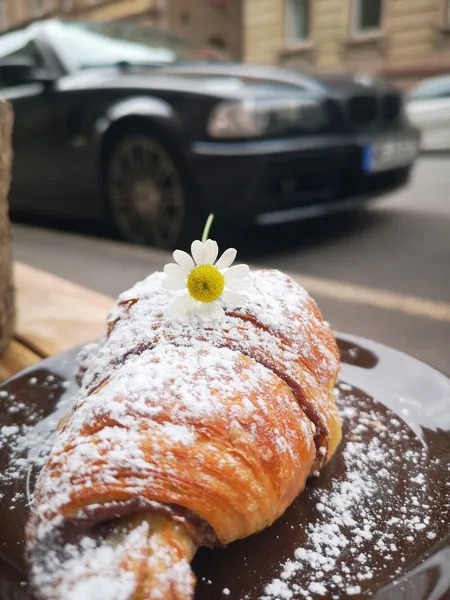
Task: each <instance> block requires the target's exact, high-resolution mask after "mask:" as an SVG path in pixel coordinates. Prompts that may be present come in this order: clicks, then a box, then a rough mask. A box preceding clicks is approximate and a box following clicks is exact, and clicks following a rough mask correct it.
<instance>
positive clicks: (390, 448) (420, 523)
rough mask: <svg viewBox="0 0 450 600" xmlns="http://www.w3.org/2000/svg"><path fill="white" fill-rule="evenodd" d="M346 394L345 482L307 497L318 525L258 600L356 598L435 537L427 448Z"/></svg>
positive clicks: (341, 397) (342, 401)
mask: <svg viewBox="0 0 450 600" xmlns="http://www.w3.org/2000/svg"><path fill="white" fill-rule="evenodd" d="M351 389H352V388H351V386H349V384H344V385H342V386H341V387H340V389H338V404H339V405H340V408H341V413H342V414H343V415H344V418H345V419H347V422H344V430H346V431H347V440H346V442H344V447H343V449H342V457H343V459H344V461H345V476H341V477H336V478H335V479H333V481H332V484H331V488H330V489H327V490H320V489H317V490H314V491H313V498H314V499H315V501H316V504H315V508H316V511H317V518H316V519H315V520H314V521H312V522H310V523H309V524H307V525H306V527H307V531H306V532H305V534H303V535H304V543H303V544H302V545H301V546H299V547H297V549H295V551H294V555H293V556H292V558H290V559H289V560H287V561H286V562H285V563H284V565H282V566H281V568H280V570H279V575H278V576H277V577H276V578H275V579H274V580H273V581H272V582H271V583H269V584H267V585H266V586H265V590H264V594H263V595H262V596H261V600H275V599H276V600H293V599H294V598H295V599H296V598H305V599H312V598H317V599H319V598H322V597H326V598H342V597H347V596H355V597H361V594H363V590H364V581H367V580H369V581H370V580H372V579H373V578H374V577H376V576H378V575H380V577H382V573H383V572H384V571H386V575H385V577H386V578H388V577H389V576H390V577H393V576H394V575H395V574H397V573H401V571H402V568H403V567H402V565H403V561H404V558H403V561H402V557H403V554H404V552H405V551H406V550H408V552H410V548H408V545H409V544H411V543H414V542H416V540H417V539H418V538H417V536H424V535H425V536H426V538H427V539H429V540H432V539H434V538H435V537H436V533H435V532H434V531H433V530H430V524H431V521H432V517H431V514H432V509H434V508H435V507H434V506H433V503H435V502H436V500H435V499H434V498H433V495H432V492H431V490H430V489H429V488H428V486H427V480H426V475H425V473H426V469H427V460H428V458H427V452H426V449H425V448H424V447H422V446H421V444H420V443H418V440H417V438H415V435H414V434H413V432H412V431H411V430H408V429H407V428H406V427H405V425H404V424H403V423H402V422H401V421H399V420H398V419H395V418H391V419H390V420H389V419H388V416H389V414H386V413H385V412H384V411H382V412H380V411H379V410H378V409H377V405H376V404H372V403H369V401H363V400H362V399H361V398H360V397H355V396H353V395H352V394H351V393H350V392H351ZM339 392H341V394H339ZM357 407H358V408H357ZM400 465H402V467H403V468H402V469H400V471H399V466H400ZM398 478H400V479H398ZM403 478H404V479H403ZM397 488H399V489H397ZM300 500H301V498H300V499H299V501H300ZM442 508H444V507H442ZM443 514H444V515H445V511H444V513H443ZM443 518H444V521H445V516H444V517H443ZM444 526H445V525H444ZM433 527H436V523H434V524H433ZM422 540H423V537H422ZM405 544H406V546H405ZM349 556H352V560H351V561H350V562H351V567H349V561H348V557H349ZM345 557H347V558H345ZM392 564H393V565H397V568H396V569H394V570H392V568H391V565H392ZM362 597H365V596H364V594H363V596H362Z"/></svg>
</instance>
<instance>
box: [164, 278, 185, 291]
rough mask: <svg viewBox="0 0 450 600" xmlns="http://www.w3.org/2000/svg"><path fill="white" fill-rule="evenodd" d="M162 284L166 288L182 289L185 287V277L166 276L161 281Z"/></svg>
mask: <svg viewBox="0 0 450 600" xmlns="http://www.w3.org/2000/svg"><path fill="white" fill-rule="evenodd" d="M162 286H163V288H164V289H166V290H184V289H186V278H185V277H181V278H179V277H166V278H165V279H164V281H163V282H162Z"/></svg>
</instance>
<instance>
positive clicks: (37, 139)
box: [0, 28, 58, 211]
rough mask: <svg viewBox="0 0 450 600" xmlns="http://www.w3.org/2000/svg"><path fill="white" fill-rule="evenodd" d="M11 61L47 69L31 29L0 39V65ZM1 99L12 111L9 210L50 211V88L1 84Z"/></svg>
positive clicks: (54, 160) (55, 166)
mask: <svg viewBox="0 0 450 600" xmlns="http://www.w3.org/2000/svg"><path fill="white" fill-rule="evenodd" d="M12 57H20V58H26V59H30V61H33V63H34V64H36V67H39V68H43V69H45V68H46V67H47V65H46V62H45V57H44V56H43V55H42V53H41V52H40V50H39V45H38V43H37V42H36V40H35V39H34V38H33V34H32V30H31V29H30V28H29V29H24V30H19V31H15V32H13V33H10V34H6V35H4V36H0V61H1V60H8V59H10V58H12ZM0 97H2V98H4V99H6V100H9V101H10V102H11V104H12V106H13V109H14V130H13V171H12V182H11V192H10V202H11V207H12V209H17V210H25V209H26V210H29V209H31V210H33V211H46V210H49V209H51V208H52V204H53V203H54V202H55V200H56V198H55V194H54V193H49V191H51V182H52V169H58V164H57V162H58V161H57V157H56V156H55V155H54V152H53V151H52V138H53V135H54V133H53V132H54V127H55V122H54V111H53V110H52V105H53V93H52V91H51V88H50V86H48V85H47V84H46V83H44V82H38V81H36V82H34V81H30V82H24V83H20V84H17V85H11V84H10V83H7V82H1V81H0Z"/></svg>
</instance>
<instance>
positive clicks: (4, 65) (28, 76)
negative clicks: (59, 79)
mask: <svg viewBox="0 0 450 600" xmlns="http://www.w3.org/2000/svg"><path fill="white" fill-rule="evenodd" d="M54 80H55V75H54V73H52V72H50V71H49V70H48V69H42V68H40V67H37V66H36V65H35V63H34V62H33V61H32V60H31V59H29V58H27V57H24V56H18V57H9V58H4V59H2V60H0V85H1V84H3V85H7V86H14V85H21V84H23V83H44V84H47V85H49V84H51V83H53V81H54Z"/></svg>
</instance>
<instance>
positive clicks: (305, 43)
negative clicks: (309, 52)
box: [283, 0, 314, 49]
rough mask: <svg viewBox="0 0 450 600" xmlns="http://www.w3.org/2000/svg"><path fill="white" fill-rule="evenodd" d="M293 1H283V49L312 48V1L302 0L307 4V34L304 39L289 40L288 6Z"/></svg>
mask: <svg viewBox="0 0 450 600" xmlns="http://www.w3.org/2000/svg"><path fill="white" fill-rule="evenodd" d="M292 1H295V0H284V2H283V41H284V47H285V48H288V49H295V48H310V47H311V46H312V38H313V23H314V17H313V11H314V0H304V1H305V2H308V4H309V6H308V32H307V36H306V37H305V38H296V39H293V38H290V37H289V35H288V18H289V10H290V9H289V4H290V3H291V2H292Z"/></svg>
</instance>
